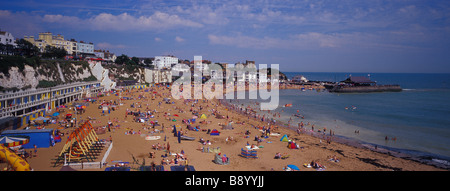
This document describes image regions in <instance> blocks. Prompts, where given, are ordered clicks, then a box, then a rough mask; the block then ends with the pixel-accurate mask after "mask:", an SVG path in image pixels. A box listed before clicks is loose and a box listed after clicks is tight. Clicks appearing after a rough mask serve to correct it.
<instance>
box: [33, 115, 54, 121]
mask: <svg viewBox="0 0 450 191" xmlns="http://www.w3.org/2000/svg"><path fill="white" fill-rule="evenodd" d="M48 119H50V118H48V117H42V116H41V117H38V118H36V119H34V120H35V121H43V120H48Z"/></svg>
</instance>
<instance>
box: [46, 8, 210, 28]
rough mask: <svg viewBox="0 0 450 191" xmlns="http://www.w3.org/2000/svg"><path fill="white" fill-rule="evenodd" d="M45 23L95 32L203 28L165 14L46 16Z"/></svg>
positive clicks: (197, 24)
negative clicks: (81, 26)
mask: <svg viewBox="0 0 450 191" xmlns="http://www.w3.org/2000/svg"><path fill="white" fill-rule="evenodd" d="M43 21H44V22H50V23H58V24H67V25H68V26H77V27H78V26H80V25H83V26H87V27H89V28H90V29H94V30H102V31H103V30H115V31H130V30H138V31H144V30H160V31H161V30H166V29H171V28H177V27H203V25H202V24H200V23H198V22H194V21H191V20H189V19H185V18H181V17H179V16H178V15H170V14H167V13H163V12H158V11H157V12H155V13H154V14H152V15H150V16H139V17H138V16H133V15H130V14H128V13H122V14H119V15H113V14H110V13H100V14H98V15H95V16H92V17H90V18H87V19H80V18H78V17H73V16H64V15H60V14H58V15H44V17H43Z"/></svg>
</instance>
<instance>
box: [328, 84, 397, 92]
mask: <svg viewBox="0 0 450 191" xmlns="http://www.w3.org/2000/svg"><path fill="white" fill-rule="evenodd" d="M386 91H392V92H398V91H402V88H401V87H400V86H399V85H383V86H359V87H349V86H336V87H334V88H333V89H331V90H330V92H337V93H365V92H386Z"/></svg>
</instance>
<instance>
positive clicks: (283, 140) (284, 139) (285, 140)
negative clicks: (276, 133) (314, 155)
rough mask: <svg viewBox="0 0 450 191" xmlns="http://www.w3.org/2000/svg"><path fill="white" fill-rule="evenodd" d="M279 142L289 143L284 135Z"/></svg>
mask: <svg viewBox="0 0 450 191" xmlns="http://www.w3.org/2000/svg"><path fill="white" fill-rule="evenodd" d="M280 141H282V142H289V139H288V136H287V135H286V134H285V135H283V137H281V139H280Z"/></svg>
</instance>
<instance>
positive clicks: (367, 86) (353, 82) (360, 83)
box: [324, 76, 402, 93]
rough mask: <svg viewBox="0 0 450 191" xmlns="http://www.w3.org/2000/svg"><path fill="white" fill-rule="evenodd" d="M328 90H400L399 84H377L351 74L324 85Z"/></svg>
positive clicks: (360, 91) (351, 91)
mask: <svg viewBox="0 0 450 191" xmlns="http://www.w3.org/2000/svg"><path fill="white" fill-rule="evenodd" d="M324 86H325V88H326V89H328V91H329V92H335V93H369V92H400V91H402V88H401V87H400V85H377V83H376V82H374V81H372V80H370V79H369V78H367V77H364V76H354V77H353V76H352V77H349V78H347V79H346V80H344V81H341V82H339V83H335V84H326V85H324Z"/></svg>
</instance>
